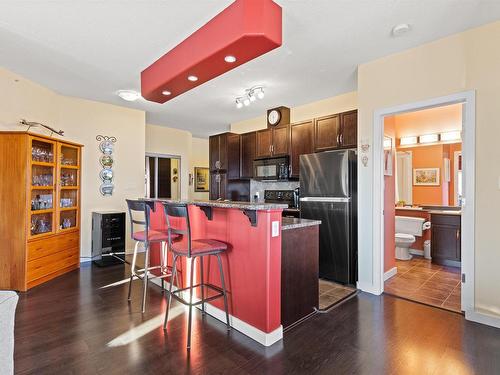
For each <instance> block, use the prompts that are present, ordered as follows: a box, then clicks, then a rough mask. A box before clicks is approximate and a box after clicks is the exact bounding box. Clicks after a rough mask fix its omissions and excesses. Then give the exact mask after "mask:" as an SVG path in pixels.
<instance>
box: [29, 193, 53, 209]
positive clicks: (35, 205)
mask: <svg viewBox="0 0 500 375" xmlns="http://www.w3.org/2000/svg"><path fill="white" fill-rule="evenodd" d="M51 208H52V194H38V195H36V197H35V198H34V199H32V200H31V210H32V211H38V210H49V209H51Z"/></svg>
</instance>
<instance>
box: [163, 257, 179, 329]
mask: <svg viewBox="0 0 500 375" xmlns="http://www.w3.org/2000/svg"><path fill="white" fill-rule="evenodd" d="M172 267H173V269H172V276H171V277H170V285H169V287H168V299H167V310H166V311H165V321H164V322H163V329H164V330H166V329H167V322H168V311H169V310H170V304H171V303H172V285H173V284H174V278H178V276H177V255H174V265H173V266H172Z"/></svg>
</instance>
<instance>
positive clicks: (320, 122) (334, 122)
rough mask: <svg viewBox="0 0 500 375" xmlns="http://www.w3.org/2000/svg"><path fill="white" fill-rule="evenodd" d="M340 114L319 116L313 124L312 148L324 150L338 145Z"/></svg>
mask: <svg viewBox="0 0 500 375" xmlns="http://www.w3.org/2000/svg"><path fill="white" fill-rule="evenodd" d="M339 138H340V116H339V115H331V116H325V117H320V118H317V119H316V120H315V124H314V150H315V151H325V150H331V149H334V148H338V147H339V146H340V139H339Z"/></svg>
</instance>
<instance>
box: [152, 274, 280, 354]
mask: <svg viewBox="0 0 500 375" xmlns="http://www.w3.org/2000/svg"><path fill="white" fill-rule="evenodd" d="M150 281H151V282H152V283H153V284H156V285H158V286H161V280H160V279H152V280H150ZM169 285H170V284H169V282H168V281H165V288H168V287H169ZM173 289H174V290H175V289H176V288H175V286H174V287H173ZM193 299H194V300H195V301H196V300H199V299H198V298H193ZM197 308H199V309H201V306H197ZM205 312H206V313H207V314H209V315H211V316H213V317H214V318H215V319H217V320H220V321H221V322H223V323H224V324H225V323H226V312H225V311H224V310H221V309H219V308H217V307H215V306H213V305H211V304H210V303H206V304H205ZM229 325H230V326H231V327H232V328H234V329H235V330H237V331H239V332H241V333H243V334H244V335H246V336H248V337H250V338H251V339H253V340H255V341H257V342H258V343H259V344H262V345H264V346H271V345H273V344H274V343H276V342H278V341H279V340H281V339H282V338H283V326H282V325H280V326H279V327H278V328H276V329H275V330H274V331H272V332H269V333H267V332H264V331H261V330H260V329H258V328H255V327H254V326H252V325H250V324H248V323H246V322H244V321H243V320H241V319H238V318H237V317H235V316H232V315H231V314H229Z"/></svg>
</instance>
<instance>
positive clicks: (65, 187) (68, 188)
mask: <svg viewBox="0 0 500 375" xmlns="http://www.w3.org/2000/svg"><path fill="white" fill-rule="evenodd" d="M79 188H80V187H79V186H61V190H78V189H79Z"/></svg>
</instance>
